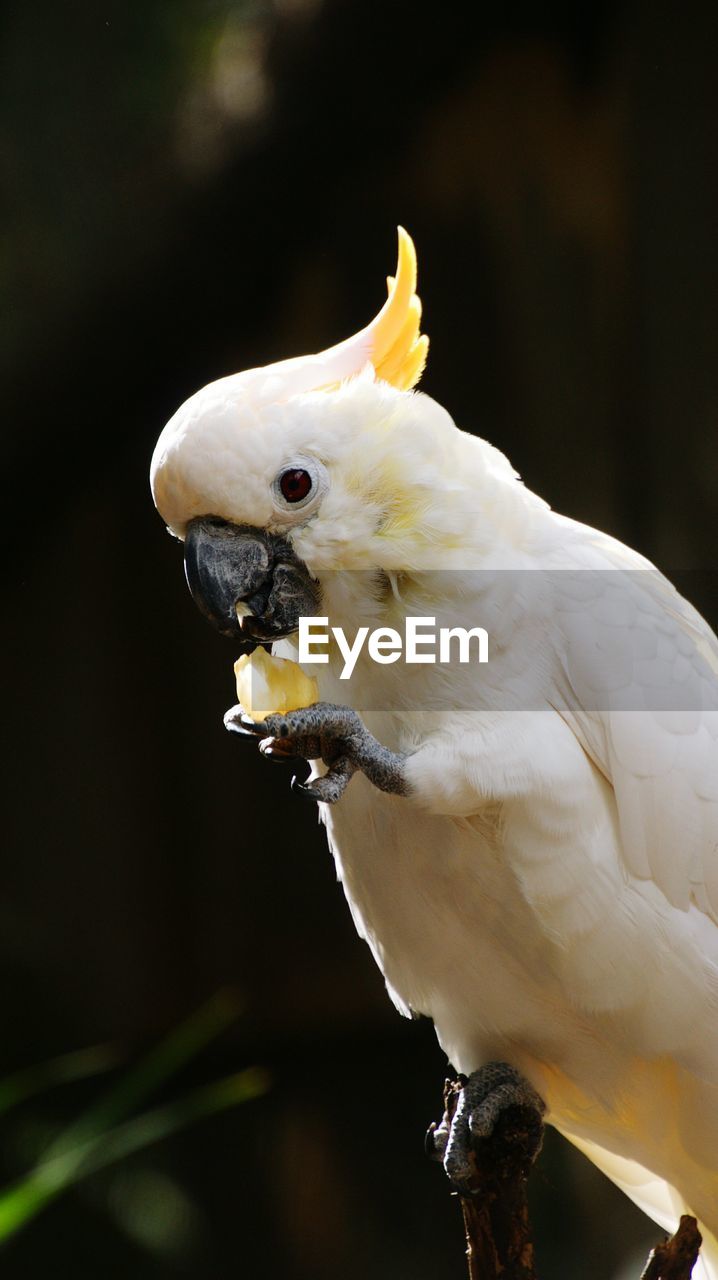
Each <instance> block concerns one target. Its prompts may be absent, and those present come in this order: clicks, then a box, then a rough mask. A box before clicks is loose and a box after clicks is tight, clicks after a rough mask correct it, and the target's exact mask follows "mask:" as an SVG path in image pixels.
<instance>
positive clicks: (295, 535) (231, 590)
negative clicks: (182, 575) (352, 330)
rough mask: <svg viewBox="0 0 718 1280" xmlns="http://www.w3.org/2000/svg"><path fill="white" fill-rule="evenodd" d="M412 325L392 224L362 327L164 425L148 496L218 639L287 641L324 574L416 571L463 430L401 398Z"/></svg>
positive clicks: (416, 358)
mask: <svg viewBox="0 0 718 1280" xmlns="http://www.w3.org/2000/svg"><path fill="white" fill-rule="evenodd" d="M420 318H421V304H420V302H419V299H418V297H417V295H416V255H415V252H414V246H413V243H412V241H411V239H410V237H409V236H408V235H407V233H406V232H405V231H403V230H402V229H401V228H400V229H399V257H398V265H397V271H396V275H395V277H390V278H389V280H388V298H387V301H386V303H385V304H384V307H383V308H382V310H381V311H380V312H379V314H378V315H377V316H376V317H375V319H374V320H373V321H372V322H371V323H370V324H369V325H367V326H366V328H364V329H362V330H360V332H359V333H357V334H355V335H354V337H351V338H348V339H347V340H346V341H344V342H341V343H339V344H338V345H337V346H334V347H331V348H330V349H329V350H327V351H324V352H321V353H320V354H318V355H314V356H304V357H300V358H297V359H291V360H285V361H282V362H280V363H278V364H273V365H268V366H266V367H264V368H259V369H250V370H247V371H245V372H243V373H239V374H235V375H233V376H231V377H227V378H221V379H219V380H218V381H217V382H212V383H210V384H209V385H208V386H206V387H204V388H203V389H202V390H201V391H198V392H197V393H196V394H195V395H193V396H191V397H190V399H189V400H187V401H186V402H185V404H183V405H182V406H181V408H180V409H179V410H178V411H177V413H176V414H175V415H174V417H173V418H172V419H171V420H170V422H169V423H168V424H167V426H166V427H165V429H164V431H163V432H162V434H161V436H160V438H159V440H158V442H157V446H156V448H155V452H154V456H153V459H152V469H151V484H152V492H153V496H154V500H155V503H156V505H157V508H158V510H159V512H160V514H161V515H162V517H163V519H164V520H165V522H166V524H167V525H168V527H169V529H170V530H171V531H172V532H173V533H174V534H176V535H177V536H178V537H179V538H180V539H183V540H184V543H185V567H186V573H187V579H188V582H189V586H190V590H191V591H192V594H193V596H194V598H195V600H196V602H197V604H198V605H199V607H200V608H201V609H202V611H203V612H204V613H205V614H206V615H207V616H208V617H209V618H210V620H211V621H212V622H214V624H215V625H216V626H218V627H219V629H220V630H222V631H223V632H224V633H225V634H227V635H231V636H233V637H235V638H239V637H242V638H244V639H247V640H255V641H256V640H269V639H277V638H280V637H281V636H284V635H287V634H289V633H291V632H292V631H293V630H294V629H295V628H296V624H297V619H298V617H299V616H301V615H303V614H315V613H316V612H317V605H318V600H319V596H320V590H321V588H320V580H321V575H322V573H323V572H325V571H329V570H337V569H361V570H382V569H383V570H385V571H388V570H395V569H402V568H411V567H413V566H416V567H419V566H420V562H421V543H422V538H424V537H426V536H427V533H426V531H427V529H428V528H429V527H430V524H431V519H430V512H431V509H432V506H433V504H434V503H435V501H436V490H437V477H439V476H440V475H441V474H442V473H444V474H446V475H450V474H451V472H452V458H451V454H452V453H453V447H452V438H453V436H456V435H458V434H459V433H458V432H457V431H456V428H455V427H454V424H453V422H452V420H451V418H450V417H449V415H448V414H447V413H446V412H445V410H443V409H441V408H440V406H439V405H437V404H436V403H435V402H434V401H432V400H430V399H429V397H427V396H423V395H419V394H416V393H414V392H413V391H412V390H411V389H412V388H413V387H414V386H415V384H416V382H417V381H418V379H419V377H420V376H421V372H422V370H423V367H424V364H425V361H426V352H427V347H428V339H427V338H426V337H425V336H422V335H421V334H420V332H419V324H420ZM453 462H455V460H453ZM238 613H239V615H240V620H239V621H238ZM242 615H244V617H242Z"/></svg>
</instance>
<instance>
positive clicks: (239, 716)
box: [224, 702, 408, 804]
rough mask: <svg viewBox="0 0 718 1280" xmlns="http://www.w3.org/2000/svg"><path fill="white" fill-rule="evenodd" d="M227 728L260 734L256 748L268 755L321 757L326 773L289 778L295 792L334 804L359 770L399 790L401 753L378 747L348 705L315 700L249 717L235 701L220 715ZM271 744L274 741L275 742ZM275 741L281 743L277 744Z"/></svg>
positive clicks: (402, 788) (402, 779)
mask: <svg viewBox="0 0 718 1280" xmlns="http://www.w3.org/2000/svg"><path fill="white" fill-rule="evenodd" d="M224 723H225V726H226V728H227V729H229V730H230V731H232V732H234V733H239V734H240V735H241V736H245V737H246V736H250V737H254V738H255V739H258V738H259V739H262V741H261V743H260V750H261V751H262V753H263V754H264V755H267V756H269V757H272V758H280V759H288V758H291V756H298V757H300V758H301V759H303V760H322V761H323V762H324V764H325V765H327V773H326V774H324V775H323V776H322V777H319V778H313V779H312V780H311V782H299V781H298V780H297V779H296V778H295V779H293V782H292V786H293V789H294V790H295V791H297V792H298V794H300V795H303V796H305V797H306V798H307V799H311V800H316V801H321V802H323V803H324V804H336V802H337V800H339V799H340V798H341V796H342V795H343V794H344V791H345V790H346V787H347V785H348V783H349V781H350V779H351V777H352V775H353V774H354V773H355V772H356V771H357V770H358V769H359V770H361V771H362V772H363V773H365V774H366V776H367V777H368V779H369V781H370V782H372V783H373V784H374V786H376V787H378V788H379V790H381V791H388V792H392V793H394V794H396V795H405V794H406V793H407V791H408V785H407V782H406V778H405V775H404V762H405V760H406V756H405V755H404V754H403V753H401V752H395V751H390V750H389V749H388V748H387V747H384V746H382V744H381V743H380V742H378V741H377V739H376V738H375V737H373V735H372V734H371V733H369V730H368V729H367V728H366V726H365V725H364V724H363V722H362V719H361V717H360V716H359V715H358V714H357V712H356V711H354V710H353V708H352V707H344V706H340V705H338V704H335V703H332V702H315V703H312V705H311V706H308V707H301V708H300V709H299V710H296V711H287V712H281V713H274V714H271V715H268V716H265V718H264V720H261V721H253V720H252V719H251V718H250V717H249V716H247V714H246V712H244V710H243V709H242V707H241V706H240V705H238V706H236V707H232V709H231V710H230V711H228V712H227V714H226V715H225V717H224ZM275 743H276V744H277V745H276V746H275ZM280 744H281V745H280Z"/></svg>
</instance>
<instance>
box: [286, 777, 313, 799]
mask: <svg viewBox="0 0 718 1280" xmlns="http://www.w3.org/2000/svg"><path fill="white" fill-rule="evenodd" d="M289 789H290V791H293V792H294V794H295V796H299V797H300V798H301V799H302V800H309V801H310V802H311V803H312V804H316V803H317V801H318V799H319V797H318V796H317V795H315V794H314V791H313V789H312V786H311V783H309V782H307V781H306V780H305V781H304V782H302V781H301V780H300V779H299V778H298V777H297V774H296V773H295V774H294V775H293V776H292V781H291V782H290V784H289Z"/></svg>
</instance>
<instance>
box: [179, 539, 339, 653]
mask: <svg viewBox="0 0 718 1280" xmlns="http://www.w3.org/2000/svg"><path fill="white" fill-rule="evenodd" d="M184 563H185V574H186V577H187V584H188V586H189V589H190V591H191V593H192V598H193V600H194V602H195V604H196V605H197V607H198V608H199V609H200V611H201V612H202V613H203V614H204V616H205V618H207V619H208V620H209V621H210V622H211V623H212V625H213V626H215V627H216V628H217V630H218V631H221V633H222V635H225V636H229V637H231V639H233V640H240V641H243V642H244V643H245V646H246V647H245V651H246V652H250V651H251V650H252V649H254V648H256V646H257V645H258V644H266V643H269V642H270V641H271V640H279V639H281V637H282V636H287V635H290V634H291V633H292V632H293V631H295V630H296V628H297V624H298V621H299V618H300V617H301V616H303V615H308V616H311V615H313V614H316V612H317V608H318V604H319V598H320V590H319V584H318V582H317V581H316V580H315V579H313V578H312V576H311V574H310V573H309V570H308V569H307V566H306V565H305V564H304V562H303V561H302V560H300V559H299V557H298V556H296V555H295V553H294V551H293V549H292V547H291V544H290V543H289V542H287V540H286V538H282V537H279V536H278V535H277V534H272V533H267V532H266V531H265V530H264V529H255V528H254V527H253V526H252V525H237V524H231V523H229V522H228V521H226V520H221V519H219V517H217V516H198V517H197V518H196V519H194V520H191V521H190V523H189V524H188V526H187V533H186V535H185V544H184ZM237 605H243V606H244V609H241V610H240V612H241V613H244V616H243V617H241V618H238V616H237Z"/></svg>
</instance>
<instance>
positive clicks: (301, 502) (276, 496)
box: [272, 454, 329, 520]
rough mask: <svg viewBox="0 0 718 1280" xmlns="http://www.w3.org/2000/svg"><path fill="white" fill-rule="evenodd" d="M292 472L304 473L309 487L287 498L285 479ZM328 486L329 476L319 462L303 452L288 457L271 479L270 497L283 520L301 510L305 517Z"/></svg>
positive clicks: (316, 504) (317, 503)
mask: <svg viewBox="0 0 718 1280" xmlns="http://www.w3.org/2000/svg"><path fill="white" fill-rule="evenodd" d="M292 472H296V473H297V474H298V475H299V474H301V473H304V474H305V475H306V476H308V477H309V479H310V480H311V488H309V489H308V490H307V492H306V494H304V495H303V496H301V497H297V498H288V497H287V496H286V489H287V484H286V480H287V477H288V476H291V474H292ZM283 481H285V484H284V487H283V485H282V482H283ZM328 488H329V476H328V475H327V472H326V468H325V467H323V466H322V464H321V462H317V460H316V458H307V457H305V456H304V455H303V454H298V455H297V456H296V457H294V458H288V459H287V461H286V462H285V463H284V465H283V466H282V467H281V469H280V470H279V471H278V472H277V474H276V476H275V477H274V480H273V481H272V499H273V502H274V506H275V508H276V510H277V512H279V513H281V515H282V516H283V517H284V519H285V520H286V519H291V517H292V516H293V515H294V513H295V512H296V513H297V515H298V514H299V513H300V512H301V514H302V516H304V517H306V515H307V511H308V510H313V509H314V508H315V507H316V506H318V505H319V502H320V500H321V499H322V498H323V497H324V494H325V493H326V491H327V489H328ZM300 489H301V485H300Z"/></svg>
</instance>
